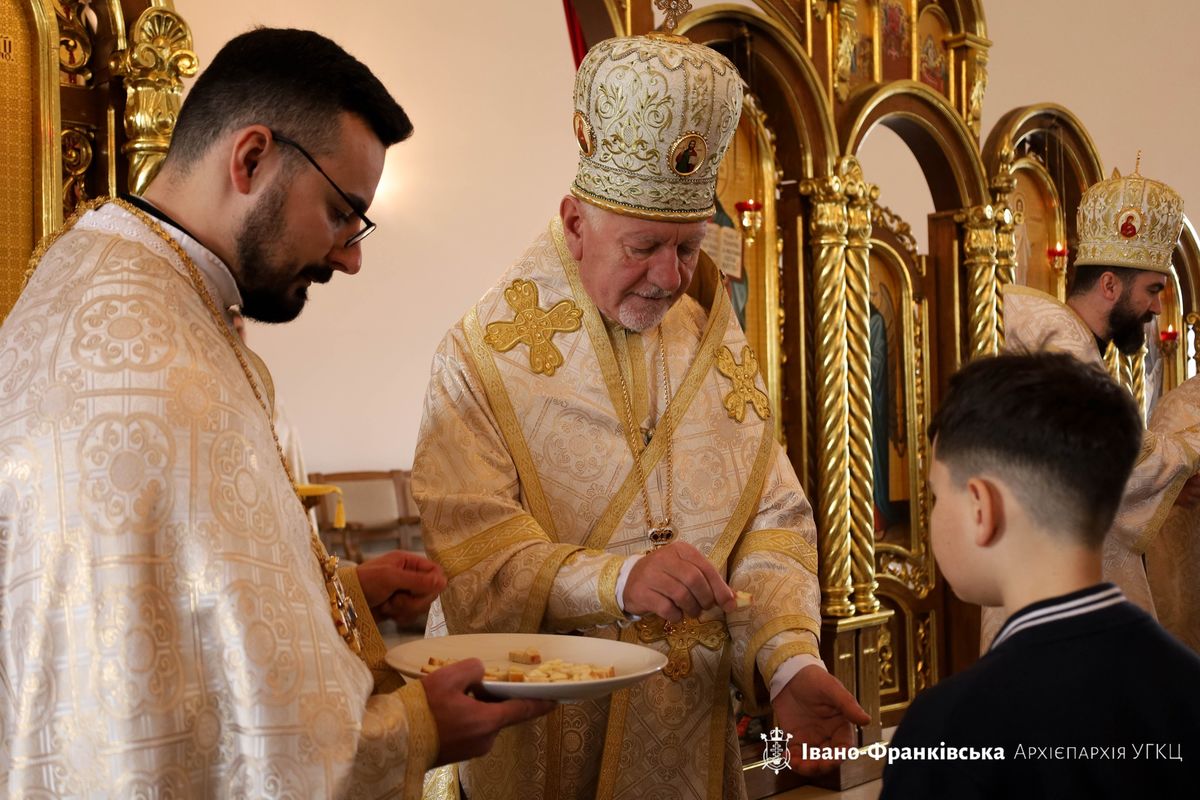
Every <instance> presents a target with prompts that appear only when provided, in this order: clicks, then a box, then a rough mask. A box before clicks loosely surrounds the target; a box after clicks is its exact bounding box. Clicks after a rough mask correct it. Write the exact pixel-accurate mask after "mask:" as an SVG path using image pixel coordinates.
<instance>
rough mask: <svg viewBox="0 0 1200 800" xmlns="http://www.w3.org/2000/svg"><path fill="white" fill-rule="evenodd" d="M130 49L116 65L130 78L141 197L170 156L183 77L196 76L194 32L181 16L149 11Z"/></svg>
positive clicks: (128, 123) (128, 111)
mask: <svg viewBox="0 0 1200 800" xmlns="http://www.w3.org/2000/svg"><path fill="white" fill-rule="evenodd" d="M129 40H130V47H129V49H127V50H119V51H117V52H116V53H113V55H112V59H111V61H110V66H111V67H112V71H113V73H114V74H115V75H120V76H122V77H123V78H124V79H125V135H126V137H127V142H126V143H125V146H124V148H122V150H123V152H124V153H125V154H126V155H127V156H129V190H130V191H131V192H133V193H134V194H141V193H142V192H143V191H145V189H146V187H147V186H149V185H150V181H151V180H153V179H154V176H155V174H156V173H157V172H158V168H159V166H160V165H161V164H162V160H163V158H164V157H165V156H166V154H167V146H168V145H169V144H170V143H171V134H172V132H174V130H175V121H176V120H177V119H178V118H179V108H180V106H181V105H182V104H183V79H184V78H190V77H192V76H193V75H195V74H196V69H197V67H198V60H197V58H196V54H195V53H194V52H193V51H192V32H191V31H190V30H189V29H188V26H187V23H185V22H184V21H183V18H181V17H180V16H179V15H178V14H176V13H175V12H174V11H171V10H169V9H166V8H154V7H151V8H148V9H146V11H145V12H144V13H143V14H142V15H141V16H140V17H138V21H137V22H136V23H135V24H134V26H133V28H132V30H131V31H130V32H129Z"/></svg>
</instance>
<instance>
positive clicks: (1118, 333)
mask: <svg viewBox="0 0 1200 800" xmlns="http://www.w3.org/2000/svg"><path fill="white" fill-rule="evenodd" d="M1152 319H1154V314H1153V313H1152V312H1149V311H1147V312H1146V313H1145V314H1143V315H1142V316H1140V317H1139V316H1137V315H1136V314H1135V313H1134V311H1133V304H1132V303H1131V302H1130V300H1129V290H1126V291H1125V292H1124V293H1123V294H1122V295H1121V297H1120V299H1118V300H1117V304H1116V305H1115V306H1113V310H1112V313H1111V314H1109V317H1108V329H1109V331H1111V334H1110V335H1111V337H1112V343H1113V345H1114V346H1116V348H1117V350H1118V351H1120V352H1121V353H1122V354H1123V355H1127V356H1132V355H1136V354H1137V353H1138V351H1140V350H1141V349H1142V346H1143V345H1145V344H1146V323H1147V322H1149V321H1150V320H1152Z"/></svg>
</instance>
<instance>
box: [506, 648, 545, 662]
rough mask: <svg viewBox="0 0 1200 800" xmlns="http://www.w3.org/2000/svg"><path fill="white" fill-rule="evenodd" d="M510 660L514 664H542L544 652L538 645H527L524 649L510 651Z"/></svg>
mask: <svg viewBox="0 0 1200 800" xmlns="http://www.w3.org/2000/svg"><path fill="white" fill-rule="evenodd" d="M508 660H509V661H511V662H513V663H514V664H540V663H542V654H541V653H539V652H538V650H537V648H536V647H526V648H525V649H524V650H512V651H510V652H509V654H508Z"/></svg>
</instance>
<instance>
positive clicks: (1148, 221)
mask: <svg viewBox="0 0 1200 800" xmlns="http://www.w3.org/2000/svg"><path fill="white" fill-rule="evenodd" d="M1077 226H1078V228H1079V257H1078V258H1076V259H1075V265H1076V266H1077V267H1081V266H1087V265H1096V266H1104V267H1130V268H1132V269H1146V270H1152V271H1154V272H1170V271H1171V253H1173V252H1174V250H1175V243H1176V242H1178V241H1179V234H1180V232H1181V231H1182V230H1183V198H1182V197H1180V196H1179V194H1178V193H1177V192H1176V191H1175V190H1174V189H1172V188H1171V187H1170V186H1167V185H1166V184H1165V183H1162V182H1161V181H1155V180H1151V179H1149V178H1143V177H1142V176H1141V175H1139V174H1138V171H1137V168H1136V167H1135V168H1134V171H1133V174H1132V175H1128V176H1126V177H1121V174H1120V173H1119V172H1118V171H1117V170H1115V169H1114V170H1113V175H1112V177H1111V178H1109V179H1108V180H1106V181H1100V182H1099V183H1096V184H1093V185H1092V186H1091V187H1089V188H1088V190H1087V191H1086V192H1085V193H1084V195H1083V199H1082V200H1080V202H1079V215H1078V217H1077Z"/></svg>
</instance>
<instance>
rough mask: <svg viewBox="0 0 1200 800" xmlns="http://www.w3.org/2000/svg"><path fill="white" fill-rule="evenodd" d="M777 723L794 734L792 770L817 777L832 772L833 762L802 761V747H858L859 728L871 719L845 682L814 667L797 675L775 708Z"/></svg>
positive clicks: (777, 700) (779, 696) (789, 683)
mask: <svg viewBox="0 0 1200 800" xmlns="http://www.w3.org/2000/svg"><path fill="white" fill-rule="evenodd" d="M771 705H772V706H773V707H774V709H775V719H776V723H777V724H778V725H779V727H780V728H782V729H783V731H784V732H785V733H790V734H792V737H793V738H792V741H791V744H790V745H789V746H788V747H789V749H790V750H791V756H792V759H791V766H792V769H793V770H795V771H796V772H798V773H800V774H801V775H816V774H818V773H821V772H825V771H826V770H829V769H832V768H833V766H834V765H835V764H836V763H837V762H836V761H831V760H815V759H807V760H806V759H802V758H801V757H800V756H801V753H802V748H801V745H802V744H807V745H808V746H809V748H813V747H854V746H856V744H857V742H856V741H855V736H854V726H855V725H866V724H867V723H869V722H870V721H871V717H870V715H869V714H867V712H865V711H863V709H862V707H861V706H860V705H859V704H858V703H857V702H856V701H855V700H854V695H852V694H850V692H848V691H846V687H844V686H842V684H841V682H840V681H839V680H838V679H837V678H835V677H833V676H832V675H830V674H829V673H828V672H826V671H825V669H824V668H822V667H820V666H818V665H816V664H813V665H811V666H808V667H805V668H804V669H802V670H800V671H799V672H798V673H796V676H795V677H794V678H792V679H791V680H790V681H788V682H787V685H786V686H784V687H783V690H782V691H781V692H780V693H779V694H778V695H776V696H775V700H774V701H772V704H771Z"/></svg>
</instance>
